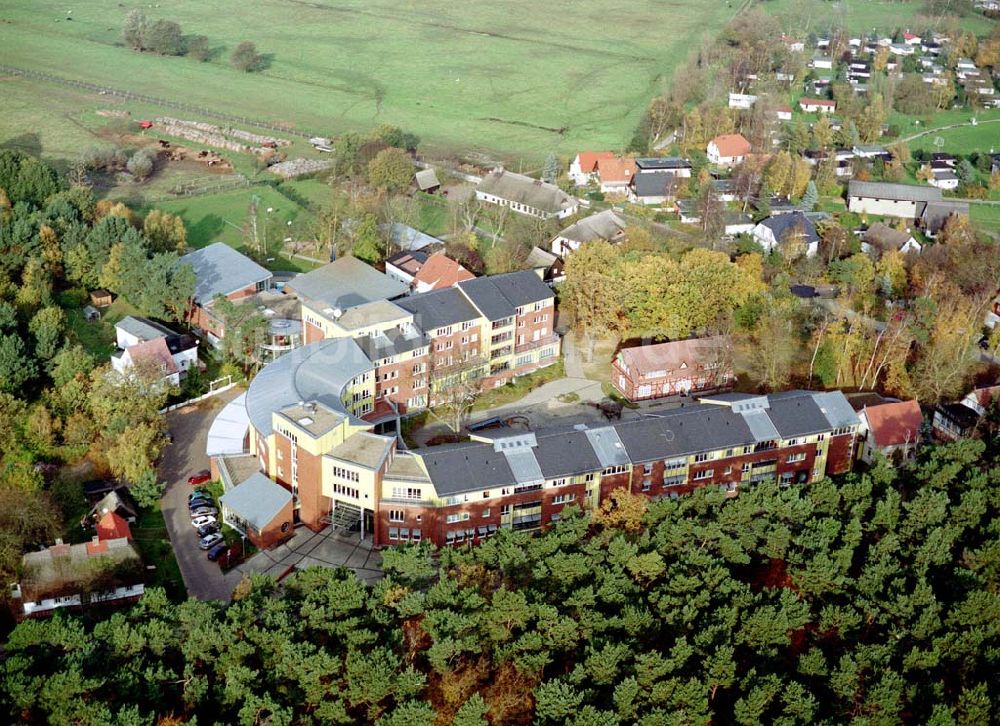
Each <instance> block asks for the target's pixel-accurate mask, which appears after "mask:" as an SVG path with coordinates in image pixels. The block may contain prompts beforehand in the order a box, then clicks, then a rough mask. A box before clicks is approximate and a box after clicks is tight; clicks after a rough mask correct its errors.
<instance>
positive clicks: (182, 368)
mask: <svg viewBox="0 0 1000 726" xmlns="http://www.w3.org/2000/svg"><path fill="white" fill-rule="evenodd" d="M115 342H116V344H117V348H118V349H117V350H116V351H115V352H114V353H112V354H111V367H112V368H113V369H114V370H116V371H117V372H119V373H125V372H126V371H128V369H129V368H131V367H133V366H134V365H136V364H138V363H146V364H152V365H157V366H159V367H160V369H161V370H162V371H163V377H164V379H166V380H168V381H169V382H170V383H172V384H174V385H177V384H178V383H180V380H181V378H182V377H184V376H186V375H187V373H188V371H190V370H191V369H196V368H197V367H198V342H197V341H196V340H195V339H194V338H193V337H191V336H190V335H184V334H181V333H176V332H174V331H173V330H171V329H170V328H168V327H166V326H165V325H161V324H159V323H157V322H154V321H152V320H148V319H146V318H138V317H133V316H131V315H129V316H127V317H124V318H122V319H121V320H119V321H118V323H117V324H116V325H115Z"/></svg>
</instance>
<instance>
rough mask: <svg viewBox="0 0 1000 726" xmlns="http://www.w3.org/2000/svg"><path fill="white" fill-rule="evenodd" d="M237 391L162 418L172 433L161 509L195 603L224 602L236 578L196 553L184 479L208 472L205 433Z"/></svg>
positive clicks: (162, 470) (162, 472)
mask: <svg viewBox="0 0 1000 726" xmlns="http://www.w3.org/2000/svg"><path fill="white" fill-rule="evenodd" d="M241 393H243V390H242V389H241V388H238V387H235V388H231V389H229V390H228V391H225V392H224V393H221V394H219V395H218V396H215V397H213V398H209V399H207V400H205V401H202V402H201V403H199V404H197V405H194V406H189V407H187V408H181V409H178V410H176V411H171V412H170V413H168V414H167V428H168V429H169V430H170V433H171V434H173V437H174V443H172V444H171V445H170V446H168V447H167V450H166V452H165V453H164V455H163V461H162V462H161V463H160V476H161V477H162V479H163V481H165V482H166V483H167V489H166V491H165V492H164V494H163V498H162V499H161V500H160V509H161V510H162V511H163V518H164V520H166V523H167V532H168V533H169V534H170V542H171V544H172V545H173V548H174V555H175V557H176V558H177V564H178V565H179V566H180V569H181V575H182V576H183V577H184V586H185V587H186V588H187V591H188V595H189V596H191V597H195V598H198V599H199V600H229V599H230V597H231V596H232V592H233V588H234V587H236V584H237V583H238V582H239V581H240V577H241V574H240V573H238V572H236V571H235V570H233V571H231V572H230V573H229V574H228V575H225V576H224V575H223V574H222V570H220V569H219V566H218V565H217V564H216V563H214V562H209V560H208V558H207V557H205V553H204V552H202V551H201V550H200V549H198V536H197V535H196V534H195V532H194V528H192V527H191V518H190V517H189V516H188V508H187V497H188V494H189V493H190V492H191V487H190V486H189V485H188V483H187V478H188V477H189V476H190V475H191V473H192V472H195V471H199V470H200V469H207V468H208V456H206V455H205V444H206V443H207V440H208V429H209V428H210V427H211V426H212V421H214V420H215V417H216V416H217V415H218V413H219V411H221V410H222V407H223V406H225V405H226V404H227V403H229V401H231V400H233V399H234V398H236V397H237V396H239V395H240V394H241Z"/></svg>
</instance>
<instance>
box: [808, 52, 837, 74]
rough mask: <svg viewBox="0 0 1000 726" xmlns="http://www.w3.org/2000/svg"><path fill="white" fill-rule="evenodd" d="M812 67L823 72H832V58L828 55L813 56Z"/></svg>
mask: <svg viewBox="0 0 1000 726" xmlns="http://www.w3.org/2000/svg"><path fill="white" fill-rule="evenodd" d="M812 67H813V68H817V69H822V70H825V71H831V70H833V58H831V57H830V56H828V55H817V56H813V59H812Z"/></svg>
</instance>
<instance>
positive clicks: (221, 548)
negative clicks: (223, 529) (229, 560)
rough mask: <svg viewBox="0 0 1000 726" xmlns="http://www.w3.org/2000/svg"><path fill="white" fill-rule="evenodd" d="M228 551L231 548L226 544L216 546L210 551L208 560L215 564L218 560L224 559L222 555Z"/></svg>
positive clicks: (221, 543)
mask: <svg viewBox="0 0 1000 726" xmlns="http://www.w3.org/2000/svg"><path fill="white" fill-rule="evenodd" d="M228 549H229V547H228V546H227V545H226V543H225V542H220V543H219V544H217V545H215V547H213V548H212V549H210V550H209V551H208V559H210V560H211V561H212V562H215V561H216V560H217V559H219V558H220V557H222V554H223V553H224V552H225V551H226V550H228Z"/></svg>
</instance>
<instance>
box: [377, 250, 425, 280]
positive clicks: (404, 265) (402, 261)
mask: <svg viewBox="0 0 1000 726" xmlns="http://www.w3.org/2000/svg"><path fill="white" fill-rule="evenodd" d="M425 262H427V254H426V253H424V252H409V251H407V250H403V251H402V252H397V253H396V254H394V255H392V256H391V257H389V258H387V259H386V261H385V264H387V265H392V266H393V267H398V268H399V269H400V270H402V271H403V272H405V273H407V274H410V275H416V274H417V273H418V272H419V271H420V267H421V266H422V265H423V264H424V263H425Z"/></svg>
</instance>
